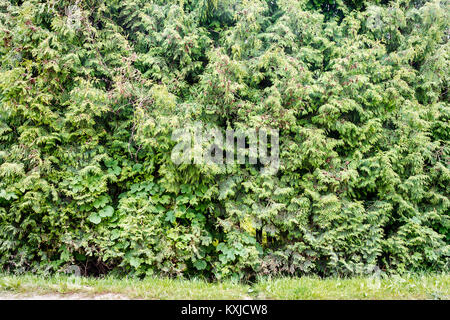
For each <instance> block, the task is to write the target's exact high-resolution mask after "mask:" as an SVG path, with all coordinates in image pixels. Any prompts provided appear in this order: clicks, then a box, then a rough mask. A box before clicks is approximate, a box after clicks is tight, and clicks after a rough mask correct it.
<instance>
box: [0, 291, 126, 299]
mask: <svg viewBox="0 0 450 320" xmlns="http://www.w3.org/2000/svg"><path fill="white" fill-rule="evenodd" d="M0 300H130V298H129V297H127V296H124V295H121V294H116V293H103V294H97V295H93V294H86V293H51V294H33V293H5V292H0Z"/></svg>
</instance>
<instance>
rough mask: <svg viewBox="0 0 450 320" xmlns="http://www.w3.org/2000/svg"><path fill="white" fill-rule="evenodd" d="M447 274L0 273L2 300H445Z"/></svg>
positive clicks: (449, 280)
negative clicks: (251, 279) (217, 276)
mask: <svg viewBox="0 0 450 320" xmlns="http://www.w3.org/2000/svg"><path fill="white" fill-rule="evenodd" d="M449 289H450V275H449V274H432V275H406V276H403V277H400V276H390V277H379V278H375V277H366V278H362V277H361V278H349V279H341V278H328V279H320V278H314V277H302V278H278V279H261V280H259V281H258V282H257V283H254V284H251V285H250V284H243V283H236V282H231V281H224V282H216V283H208V282H206V281H203V280H198V279H193V280H185V279H168V278H145V279H143V280H139V279H134V278H122V279H119V278H114V277H105V278H87V277H74V276H67V275H55V276H50V277H41V276H37V275H21V276H14V275H6V274H0V299H174V300H176V299H188V300H198V299H207V300H209V299H213V300H216V299H226V300H234V299H288V300H290V299H301V300H311V299H315V300H320V299H333V300H335V299H338V300H341V299H370V300H373V299H375V300H378V299H445V300H448V299H449V298H450V293H449Z"/></svg>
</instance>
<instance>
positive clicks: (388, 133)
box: [0, 0, 450, 278]
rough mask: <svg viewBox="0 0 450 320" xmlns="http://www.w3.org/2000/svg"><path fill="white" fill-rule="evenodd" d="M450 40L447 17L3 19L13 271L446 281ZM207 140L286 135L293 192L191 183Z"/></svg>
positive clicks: (145, 13) (417, 7)
mask: <svg viewBox="0 0 450 320" xmlns="http://www.w3.org/2000/svg"><path fill="white" fill-rule="evenodd" d="M73 5H76V6H75V7H74V6H73ZM448 21H450V20H449V7H448V3H447V2H446V1H439V0H432V1H418V0H397V1H391V2H389V3H387V1H344V0H340V1H316V0H314V1H312V0H311V1H307V0H303V1H302V0H278V1H263V0H254V1H248V0H242V1H241V0H223V1H222V0H214V1H210V0H198V1H197V0H190V1H189V0H185V1H158V0H154V1H147V0H146V1H143V0H136V1H131V0H130V1H128V0H127V1H116V0H111V1H101V0H85V1H81V0H80V1H77V2H76V3H74V2H71V1H66V0H52V1H38V0H28V1H5V0H2V1H1V2H0V63H1V68H0V253H1V254H0V266H1V268H2V269H4V270H9V271H14V272H24V271H29V270H32V271H36V272H55V271H58V270H63V269H64V268H65V267H67V266H68V265H73V264H76V265H79V266H81V267H83V270H84V272H85V273H92V274H95V273H106V272H112V273H119V274H121V273H134V274H136V275H149V274H152V273H159V274H166V275H204V276H207V277H212V278H224V277H234V278H248V277H252V276H254V275H256V274H295V275H303V274H319V275H359V274H366V273H371V272H372V271H373V270H374V268H375V267H379V268H381V269H382V270H384V271H388V272H404V271H406V270H423V269H427V270H428V269H429V270H448V262H449V255H450V253H449V240H450V233H449V221H450V220H449V215H448V213H449V198H448V195H449V191H450V190H449V186H450V167H449V165H450V162H449V161H450V147H449V115H450V105H449V101H448V80H449V74H450V72H449V71H450V69H449V24H448ZM195 121H202V122H203V123H206V124H208V125H209V126H211V127H212V126H216V127H219V128H221V129H222V130H226V129H227V128H235V129H245V128H256V127H272V128H274V129H279V130H280V159H281V166H280V170H279V171H278V173H277V175H275V176H269V175H264V174H261V173H260V171H259V170H258V167H257V165H252V164H245V165H241V166H237V165H236V166H230V167H229V168H227V169H226V170H221V169H220V168H219V169H218V168H214V167H207V166H200V165H197V164H192V165H180V166H177V165H175V164H174V163H173V162H172V161H171V158H170V154H171V150H172V148H173V146H174V145H175V142H174V141H172V140H171V135H172V132H173V130H174V129H177V128H183V127H184V126H186V125H188V124H192V123H194V122H195Z"/></svg>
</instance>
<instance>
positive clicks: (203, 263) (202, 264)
mask: <svg viewBox="0 0 450 320" xmlns="http://www.w3.org/2000/svg"><path fill="white" fill-rule="evenodd" d="M194 267H196V268H197V270H205V268H206V261H205V260H197V261H195V262H194Z"/></svg>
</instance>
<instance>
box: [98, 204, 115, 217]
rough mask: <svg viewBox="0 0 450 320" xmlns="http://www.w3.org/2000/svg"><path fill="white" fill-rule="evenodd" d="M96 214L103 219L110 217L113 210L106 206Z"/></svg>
mask: <svg viewBox="0 0 450 320" xmlns="http://www.w3.org/2000/svg"><path fill="white" fill-rule="evenodd" d="M98 214H99V215H100V217H102V218H105V217H112V215H113V214H114V208H113V207H111V206H106V207H104V208H103V209H102V210H100V211H99V212H98Z"/></svg>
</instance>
